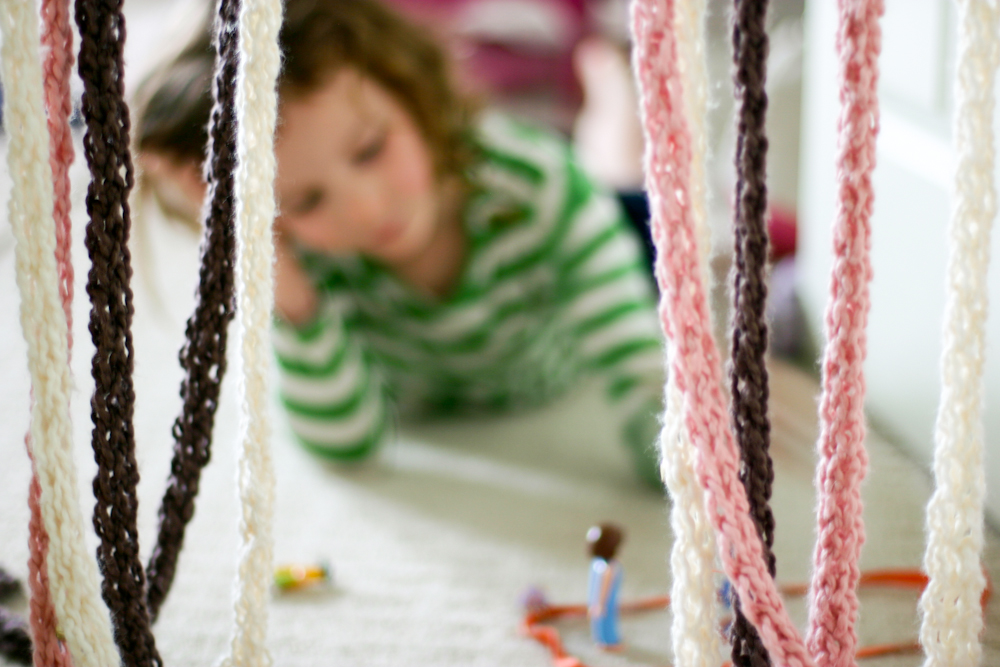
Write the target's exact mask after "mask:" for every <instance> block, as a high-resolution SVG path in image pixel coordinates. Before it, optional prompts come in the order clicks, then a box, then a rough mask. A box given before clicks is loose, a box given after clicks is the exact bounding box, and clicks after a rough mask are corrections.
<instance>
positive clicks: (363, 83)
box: [282, 65, 386, 116]
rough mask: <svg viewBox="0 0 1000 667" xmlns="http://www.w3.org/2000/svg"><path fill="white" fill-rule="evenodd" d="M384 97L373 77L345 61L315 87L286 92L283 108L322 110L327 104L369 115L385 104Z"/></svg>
mask: <svg viewBox="0 0 1000 667" xmlns="http://www.w3.org/2000/svg"><path fill="white" fill-rule="evenodd" d="M385 97H386V95H385V91H384V90H383V88H382V86H381V85H379V83H378V82H377V81H376V80H375V79H374V78H372V77H371V76H369V75H367V74H365V73H364V72H362V71H360V70H358V69H357V68H355V67H351V66H346V65H345V66H342V67H338V68H336V69H333V70H331V71H330V72H329V73H328V74H327V75H326V76H324V77H323V78H322V79H320V83H319V84H318V85H317V86H316V87H315V88H314V89H312V90H309V91H306V92H299V93H292V94H289V95H287V96H286V98H285V99H283V100H282V108H283V109H288V110H293V109H294V110H298V109H308V108H313V109H315V110H316V111H317V112H321V111H322V109H321V108H322V107H326V108H328V109H330V110H332V111H340V112H345V113H354V114H357V115H360V116H366V115H369V114H371V113H373V112H375V111H377V110H378V108H379V107H380V106H384V102H385V99H384V98H385Z"/></svg>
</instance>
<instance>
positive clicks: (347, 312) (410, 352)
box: [136, 0, 663, 486]
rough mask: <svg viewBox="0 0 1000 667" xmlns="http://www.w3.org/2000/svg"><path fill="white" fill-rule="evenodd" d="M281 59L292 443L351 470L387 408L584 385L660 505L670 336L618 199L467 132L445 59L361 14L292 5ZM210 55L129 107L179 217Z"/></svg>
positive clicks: (360, 5)
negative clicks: (614, 412)
mask: <svg viewBox="0 0 1000 667" xmlns="http://www.w3.org/2000/svg"><path fill="white" fill-rule="evenodd" d="M280 40H281V45H282V50H283V56H284V59H283V68H282V72H281V74H280V76H279V82H278V92H279V99H280V110H279V125H278V130H277V136H276V144H275V152H276V157H277V162H278V173H277V178H276V181H275V192H276V196H277V201H278V206H279V214H278V217H277V219H276V220H275V234H276V265H275V285H276V287H275V309H276V314H277V317H276V323H275V331H274V346H275V351H276V353H277V358H278V363H279V368H280V373H281V398H282V401H283V403H284V405H285V407H286V408H287V412H288V418H289V422H290V424H291V428H292V430H293V431H294V433H295V434H296V436H297V437H298V439H299V440H300V441H301V442H302V444H303V445H304V446H305V447H307V448H308V449H309V450H310V451H312V452H315V453H317V454H319V455H322V456H325V457H329V458H331V459H335V460H341V461H345V460H357V459H362V458H365V457H367V456H370V455H371V454H372V452H373V451H375V449H376V448H377V447H378V445H379V444H380V443H381V442H383V441H384V440H385V439H386V438H387V436H388V435H389V432H390V427H391V426H392V424H393V415H394V414H395V413H396V412H397V411H398V412H399V413H401V414H403V415H409V414H440V413H447V412H451V411H456V410H463V411H470V410H499V409H506V408H513V407H517V406H527V405H536V404H539V403H542V402H544V401H546V400H547V399H549V398H551V397H553V396H556V395H559V394H561V393H563V392H564V391H566V390H567V389H568V388H569V387H570V386H571V385H572V384H573V383H574V382H575V381H577V379H578V377H579V376H580V375H581V374H583V373H590V372H594V373H600V374H601V375H603V376H604V377H605V378H606V380H607V391H608V396H609V398H610V400H612V401H614V402H615V403H617V404H621V405H622V406H623V407H622V411H623V412H624V413H625V414H627V417H626V419H625V420H624V423H623V425H622V430H621V433H622V439H623V442H624V443H625V444H626V445H627V446H628V447H629V448H630V450H631V452H632V455H633V457H634V461H635V463H636V466H637V470H638V471H639V473H640V474H641V476H642V477H643V478H644V479H646V480H648V481H649V482H650V483H652V484H655V485H657V486H658V485H659V483H660V482H659V471H658V466H657V455H656V451H657V448H656V447H655V440H656V436H657V434H658V430H659V425H658V420H657V415H658V413H659V412H660V411H661V410H662V386H663V370H662V369H663V361H662V349H661V336H660V330H659V325H658V323H657V318H656V310H655V301H654V291H653V286H652V283H651V280H650V277H649V275H648V272H647V271H646V268H645V266H644V261H643V258H642V254H641V250H640V246H639V244H638V241H637V240H636V238H634V235H633V234H632V233H631V232H630V231H629V229H628V227H627V224H626V222H625V221H624V219H623V214H622V212H621V210H620V208H619V207H618V205H617V203H616V200H615V199H614V198H613V197H611V196H609V195H607V194H605V193H603V192H601V191H598V190H596V189H595V188H594V186H593V185H592V184H591V182H590V181H589V180H588V178H587V177H586V176H585V175H584V174H583V173H582V172H581V171H580V168H579V167H578V166H577V164H576V163H575V162H574V161H573V159H572V157H571V155H570V153H569V151H568V149H567V147H566V146H565V145H564V143H563V142H561V141H560V140H557V139H556V138H553V137H551V136H549V135H548V134H545V133H543V132H541V131H538V130H535V129H532V128H529V127H525V126H522V125H519V124H517V123H515V122H513V121H511V120H508V119H506V118H502V117H499V116H496V115H491V114H488V113H487V114H482V115H477V114H476V113H475V112H474V110H473V108H472V105H471V104H470V103H469V101H468V100H467V99H465V98H464V97H463V96H462V95H461V94H460V93H459V92H458V91H456V90H455V89H454V88H453V86H452V84H451V80H450V78H449V73H448V67H447V63H446V59H445V57H444V55H443V54H442V52H441V50H440V48H439V47H438V46H437V45H436V44H435V43H434V42H433V41H432V40H431V39H429V38H428V37H427V36H425V35H424V34H423V33H422V32H421V31H420V30H419V29H417V28H416V27H414V26H413V25H411V24H409V23H407V22H406V21H405V20H403V19H401V18H400V17H398V16H397V15H395V14H394V13H392V12H391V11H389V10H387V9H386V8H384V7H383V6H381V5H379V4H377V3H376V2H374V1H373V0H288V2H287V4H286V7H285V22H284V25H283V27H282V30H281V36H280ZM210 44H211V40H210V35H209V28H208V26H207V24H206V25H205V26H204V27H203V29H202V31H201V33H200V34H199V35H198V36H197V38H196V39H195V40H194V41H193V42H192V44H190V45H189V46H188V47H187V48H185V49H184V50H183V52H181V53H180V55H179V56H177V57H176V58H174V59H172V60H171V61H170V62H169V63H168V64H166V65H164V66H162V67H161V68H160V69H159V70H157V71H155V72H154V73H153V74H152V75H151V76H150V77H148V78H147V80H146V81H145V82H144V83H143V85H142V86H141V87H140V94H139V96H140V100H141V103H140V107H139V112H138V114H137V122H136V140H137V142H138V148H139V153H140V160H141V164H142V165H143V167H144V171H145V178H146V179H147V181H148V183H149V185H150V186H151V188H152V190H153V192H154V193H155V194H156V196H157V198H158V199H159V200H160V202H161V203H162V204H163V205H164V206H165V207H166V208H168V209H170V210H172V211H173V212H175V213H177V214H180V215H182V216H186V217H188V218H189V219H193V218H194V217H195V215H196V212H197V211H198V210H199V204H200V201H201V199H202V197H203V196H204V184H203V183H202V180H201V168H200V165H201V163H202V161H203V160H204V152H205V145H206V127H207V123H208V117H209V112H210V107H211V100H210V99H209V90H210V80H211V76H212V68H213V57H214V55H213V51H212V49H211V46H210Z"/></svg>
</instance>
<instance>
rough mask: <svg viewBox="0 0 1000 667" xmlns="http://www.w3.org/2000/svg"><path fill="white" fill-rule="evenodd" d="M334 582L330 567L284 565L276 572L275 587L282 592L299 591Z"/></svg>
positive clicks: (325, 565)
mask: <svg viewBox="0 0 1000 667" xmlns="http://www.w3.org/2000/svg"><path fill="white" fill-rule="evenodd" d="M332 581H333V576H332V574H331V570H330V566H329V565H327V564H326V563H320V564H318V565H282V566H280V567H278V568H277V569H276V570H275V571H274V586H275V588H277V589H278V590H279V591H281V592H283V593H284V592H290V591H298V590H302V589H304V588H311V587H313V586H318V585H320V584H329V583H330V582H332Z"/></svg>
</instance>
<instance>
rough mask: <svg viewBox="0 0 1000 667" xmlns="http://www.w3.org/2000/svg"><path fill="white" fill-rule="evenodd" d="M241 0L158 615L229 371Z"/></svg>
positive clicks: (231, 30)
mask: <svg viewBox="0 0 1000 667" xmlns="http://www.w3.org/2000/svg"><path fill="white" fill-rule="evenodd" d="M240 6H241V5H240V0H220V2H219V3H218V8H217V13H216V18H215V49H216V65H215V77H214V80H213V86H212V97H213V99H214V101H215V104H214V107H213V109H212V115H211V120H210V126H209V132H208V136H209V148H208V155H209V157H208V161H207V162H206V165H205V182H206V183H207V184H208V196H207V202H208V204H207V206H208V207H207V209H206V211H205V214H204V215H203V216H202V217H203V218H204V220H205V225H204V227H205V233H204V238H203V240H202V247H201V268H200V269H199V274H198V275H199V280H198V290H197V294H196V296H195V309H194V313H193V314H192V315H191V317H190V319H188V322H187V329H186V341H185V343H184V347H183V349H182V350H181V353H180V361H181V366H182V367H183V368H184V370H185V371H186V374H185V377H184V380H183V382H182V383H181V392H180V393H181V398H182V399H183V401H184V404H183V408H182V410H181V414H180V416H179V417H178V418H177V420H176V421H175V422H174V428H173V435H174V456H173V460H172V461H171V464H170V479H169V480H168V482H167V490H166V492H165V493H164V495H163V501H162V503H161V504H160V512H159V531H158V534H157V539H156V545H155V547H154V548H153V554H152V556H151V557H150V559H149V566H148V567H147V569H146V575H147V581H148V583H147V590H146V603H147V605H148V607H149V615H150V618H152V619H153V620H154V621H155V620H156V617H157V616H158V615H159V612H160V607H161V605H162V604H163V601H164V600H165V599H166V597H167V593H168V592H169V591H170V586H171V584H172V583H173V580H174V574H175V572H176V570H177V559H178V557H179V555H180V551H181V548H182V547H183V545H184V529H185V527H186V526H187V523H188V521H190V520H191V517H192V516H193V515H194V501H195V497H196V496H197V495H198V486H199V482H200V479H201V471H202V469H203V468H204V467H205V465H207V464H208V460H209V458H210V456H211V445H212V427H213V424H214V422H215V410H216V408H217V407H218V403H219V389H220V386H221V384H222V378H223V377H224V376H225V373H226V343H227V330H228V327H229V323H230V321H231V320H232V319H233V314H234V310H235V307H236V303H235V300H234V290H235V287H234V280H235V274H234V263H235V259H236V258H235V253H236V226H235V219H234V217H235V207H236V194H235V171H236V127H237V119H236V73H237V65H238V60H239V58H238V48H239V17H240Z"/></svg>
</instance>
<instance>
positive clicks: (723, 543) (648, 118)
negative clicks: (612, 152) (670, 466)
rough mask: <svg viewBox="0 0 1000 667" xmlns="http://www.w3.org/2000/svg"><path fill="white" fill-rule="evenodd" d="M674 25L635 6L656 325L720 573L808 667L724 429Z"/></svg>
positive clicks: (767, 637)
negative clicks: (664, 341)
mask: <svg viewBox="0 0 1000 667" xmlns="http://www.w3.org/2000/svg"><path fill="white" fill-rule="evenodd" d="M673 17H674V6H673V2H672V0H634V2H633V4H632V29H633V35H634V39H635V51H634V59H635V60H634V67H635V71H636V76H637V78H638V82H639V88H640V96H641V105H640V111H641V114H642V119H643V127H644V132H645V138H646V155H645V162H646V165H645V166H646V186H647V190H648V192H649V193H650V199H651V204H652V206H651V210H652V214H653V217H652V231H653V240H654V243H655V244H656V248H657V265H656V277H657V282H658V283H659V286H660V291H661V298H660V317H661V320H662V324H663V327H664V331H665V333H666V334H667V336H668V337H669V338H670V339H671V340H672V341H674V343H675V345H676V346H677V354H676V355H673V359H672V365H671V372H672V373H674V374H675V376H676V379H677V386H678V388H679V389H680V390H681V391H682V392H684V394H685V395H686V396H687V397H688V398H687V400H685V401H684V406H683V417H684V423H685V426H686V427H687V429H688V433H689V435H690V439H691V443H692V445H693V446H694V447H695V449H696V454H697V455H696V460H695V468H696V472H697V475H698V482H699V483H700V484H701V486H702V487H703V488H704V490H705V499H706V507H707V508H708V513H709V516H710V517H711V520H712V524H713V526H714V528H715V531H716V539H717V544H718V551H719V556H720V558H721V561H722V565H723V568H724V570H725V572H726V574H727V576H728V577H729V579H730V581H732V583H733V585H734V586H735V587H736V589H737V591H738V592H739V595H740V598H741V599H742V600H743V601H744V613H745V615H746V617H747V618H748V619H749V620H750V622H751V623H753V625H754V626H755V627H756V628H757V630H758V632H759V633H760V636H761V639H762V640H763V642H764V645H765V646H766V647H767V650H768V652H769V653H770V655H771V657H772V659H773V660H774V663H775V664H777V665H782V666H788V667H806V666H810V667H811V666H812V665H813V662H812V660H811V658H810V656H809V654H808V653H807V652H806V647H805V644H804V642H803V640H802V637H801V636H800V635H799V633H798V631H797V630H796V628H795V625H794V624H793V623H792V621H791V619H790V618H789V616H788V613H787V612H786V610H785V608H784V605H783V603H782V601H781V597H780V596H779V594H778V591H777V588H776V587H775V584H774V580H772V579H771V577H770V575H769V573H768V570H767V565H766V564H765V563H764V559H763V547H762V545H761V542H760V537H759V536H758V534H757V529H756V527H755V526H754V524H753V520H752V519H751V518H750V515H749V503H748V501H747V497H746V491H745V490H744V488H743V484H742V483H741V482H740V480H739V474H738V471H739V452H738V451H737V449H736V443H735V440H734V438H733V434H732V431H731V430H730V423H729V413H728V411H727V409H726V401H725V395H724V393H723V390H722V386H723V384H722V383H723V378H722V367H721V363H720V357H719V352H718V349H717V348H716V345H715V340H714V338H713V337H712V334H711V326H710V323H709V322H710V320H709V312H708V301H707V298H706V292H705V287H704V285H703V283H702V275H701V271H700V269H699V265H698V244H697V239H696V236H695V230H694V224H693V220H692V217H691V208H690V199H689V197H688V190H689V181H690V174H689V172H690V163H691V137H690V134H689V131H688V127H687V121H686V119H685V117H684V103H683V98H682V93H683V91H682V89H681V75H680V72H679V70H678V62H677V49H676V44H675V36H674V34H673V28H672V24H673Z"/></svg>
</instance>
